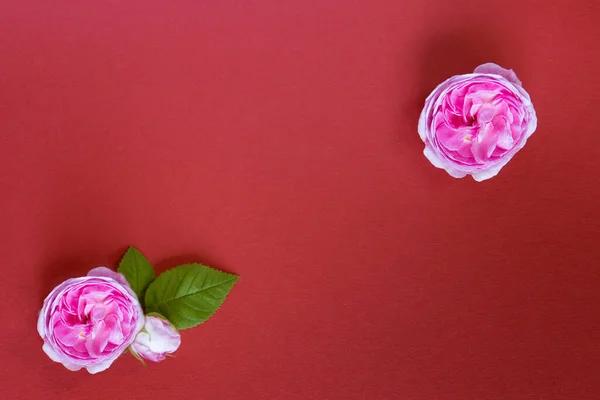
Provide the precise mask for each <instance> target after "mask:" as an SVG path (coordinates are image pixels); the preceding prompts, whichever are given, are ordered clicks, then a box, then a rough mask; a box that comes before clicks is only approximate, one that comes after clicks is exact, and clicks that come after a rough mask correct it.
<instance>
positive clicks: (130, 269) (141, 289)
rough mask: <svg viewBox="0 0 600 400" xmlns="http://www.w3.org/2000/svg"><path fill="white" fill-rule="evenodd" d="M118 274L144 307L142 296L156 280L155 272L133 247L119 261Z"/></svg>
mask: <svg viewBox="0 0 600 400" xmlns="http://www.w3.org/2000/svg"><path fill="white" fill-rule="evenodd" d="M119 272H120V273H122V274H123V275H125V278H126V279H127V282H129V285H130V286H131V289H133V291H134V292H135V294H137V296H138V299H139V300H140V303H142V307H143V306H144V296H145V294H146V289H148V286H149V285H150V284H151V283H152V281H153V280H154V278H156V272H154V268H152V264H150V262H149V261H148V259H147V258H146V257H144V255H143V254H142V253H140V252H139V251H138V250H137V249H136V248H135V247H133V246H131V247H129V249H128V250H127V252H126V253H125V255H124V256H123V258H122V259H121V263H120V264H119Z"/></svg>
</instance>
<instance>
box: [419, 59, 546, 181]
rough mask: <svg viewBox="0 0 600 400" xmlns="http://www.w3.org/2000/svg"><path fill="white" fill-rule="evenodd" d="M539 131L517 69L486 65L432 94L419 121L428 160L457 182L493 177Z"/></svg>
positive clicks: (445, 84)
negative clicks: (466, 178) (470, 177)
mask: <svg viewBox="0 0 600 400" xmlns="http://www.w3.org/2000/svg"><path fill="white" fill-rule="evenodd" d="M536 127H537V118H536V115H535V110H534V109H533V104H532V103H531V99H530V97H529V94H527V92H526V91H525V89H523V87H522V85H521V81H520V80H519V79H518V78H517V75H516V74H515V73H514V72H513V71H512V70H506V69H504V68H502V67H500V66H499V65H496V64H491V63H489V64H484V65H481V66H479V67H477V68H476V69H475V72H474V73H472V74H466V75H457V76H453V77H452V78H450V79H448V80H447V81H445V82H444V83H442V84H441V85H439V86H438V87H437V88H435V90H434V91H433V92H432V93H431V94H430V95H429V97H428V98H427V100H426V101H425V108H423V112H422V113H421V118H420V119H419V135H420V136H421V139H422V140H423V142H425V151H424V153H425V156H426V157H427V158H428V159H429V161H431V163H432V164H433V165H434V166H436V167H438V168H443V169H445V170H446V172H448V174H450V175H451V176H453V177H455V178H462V177H464V176H466V175H471V176H472V177H473V179H475V180H476V181H483V180H485V179H489V178H492V177H493V176H495V175H496V174H498V172H499V171H500V169H502V167H504V166H505V165H506V163H508V162H509V161H510V159H511V158H512V157H513V156H514V155H515V154H516V153H517V151H519V150H520V149H521V148H523V146H525V142H526V141H527V138H529V136H531V135H532V134H533V132H534V131H535V129H536Z"/></svg>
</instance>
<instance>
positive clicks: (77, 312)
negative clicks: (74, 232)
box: [38, 267, 144, 374]
mask: <svg viewBox="0 0 600 400" xmlns="http://www.w3.org/2000/svg"><path fill="white" fill-rule="evenodd" d="M143 324H144V312H143V310H142V307H141V306H140V303H139V301H138V298H137V296H136V295H135V293H134V292H133V291H132V290H131V288H130V287H129V284H128V283H127V281H126V280H125V277H124V276H123V275H121V274H119V273H116V272H114V271H111V270H110V269H108V268H105V267H99V268H94V269H93V270H91V271H90V272H89V273H88V276H86V277H82V278H73V279H68V280H66V281H65V282H63V283H61V284H60V285H58V286H57V287H56V288H54V290H52V292H50V294H49V295H48V297H46V300H44V305H43V307H42V310H41V311H40V315H39V318H38V332H39V334H40V336H41V337H42V339H43V340H44V346H43V350H44V351H45V352H46V354H47V355H48V357H50V359H52V361H56V362H59V363H62V364H63V365H64V366H65V367H66V368H67V369H69V370H71V371H77V370H79V369H81V368H86V369H87V370H88V372H89V373H91V374H95V373H97V372H101V371H104V370H105V369H107V368H108V367H110V365H111V364H112V362H113V361H114V360H115V359H116V358H117V357H119V355H121V353H123V351H125V350H126V349H127V347H128V346H129V345H130V344H131V343H132V342H133V340H134V339H135V336H136V334H137V333H138V332H139V330H140V329H141V328H142V326H143Z"/></svg>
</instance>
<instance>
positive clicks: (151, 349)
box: [131, 315, 181, 362]
mask: <svg viewBox="0 0 600 400" xmlns="http://www.w3.org/2000/svg"><path fill="white" fill-rule="evenodd" d="M180 344H181V336H180V335H179V332H177V330H176V329H175V328H174V327H173V326H172V325H171V324H170V323H169V321H167V320H165V319H162V318H160V317H155V316H152V315H147V316H146V323H145V324H144V328H143V329H142V330H141V331H140V333H138V335H137V337H136V338H135V341H134V342H133V344H132V345H131V350H132V351H133V352H134V353H135V354H137V355H138V356H140V357H142V358H145V359H146V360H149V361H153V362H158V361H162V360H164V359H165V357H166V355H167V354H171V353H174V352H175V350H177V349H178V348H179V345H180Z"/></svg>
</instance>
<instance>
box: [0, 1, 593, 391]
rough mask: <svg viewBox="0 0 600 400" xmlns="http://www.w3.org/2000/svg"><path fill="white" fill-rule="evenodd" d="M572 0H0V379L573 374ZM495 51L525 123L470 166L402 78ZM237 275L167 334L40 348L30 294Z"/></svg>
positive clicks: (589, 299)
mask: <svg viewBox="0 0 600 400" xmlns="http://www.w3.org/2000/svg"><path fill="white" fill-rule="evenodd" d="M599 20H600V3H599V2H598V1H596V0H577V1H566V0H565V1H560V0H553V1H550V0H538V1H535V0H526V1H524V0H506V1H492V2H484V3H482V2H473V1H472V0H460V1H447V0H405V1H398V0H395V1H394V0H356V1H350V0H347V1H342V0H338V1H335V0H304V1H291V0H255V1H251V0H219V1H206V0H195V1H186V2H175V1H171V2H164V3H162V2H157V1H100V2H88V1H85V2H83V1H72V2H67V1H42V0H39V1H31V0H26V1H12V2H9V1H1V2H0V162H1V167H2V168H1V175H0V190H1V198H0V216H1V220H0V222H1V231H0V243H1V244H0V252H1V253H0V256H1V260H2V261H1V263H2V267H1V268H2V281H1V285H2V296H1V301H0V312H1V314H0V315H1V316H2V322H1V328H2V329H1V334H0V360H1V362H0V390H1V393H2V395H3V398H7V399H9V398H10V399H51V398H65V399H79V398H86V399H103V400H106V399H112V398H122V399H125V398H127V399H149V398H176V399H193V398H198V399H206V400H210V399H415V400H420V399H424V400H431V399H443V400H454V399H456V400H458V399H460V400H465V399H478V400H481V399H510V400H518V399H544V400H550V399H577V400H584V399H598V398H600V320H599V317H600V315H599V314H600V312H599V306H600V292H599V290H598V284H600V271H599V262H598V260H599V258H600V246H599V245H598V241H599V239H600V233H599V230H600V218H599V212H598V206H599V205H600V200H599V199H598V191H599V189H600V180H599V178H598V176H599V174H600V163H599V161H598V160H599V158H600V132H599V131H598V127H599V126H600V102H599V100H598V99H599V93H600V81H599V78H598V76H599V72H600V71H599V66H600V55H599V53H598V38H599V37H600V28H599V27H598V21H599ZM487 61H495V62H497V63H499V64H501V65H503V66H506V67H509V68H514V69H515V70H516V72H517V73H518V75H519V77H520V78H521V79H522V80H523V82H524V85H525V88H526V89H527V90H528V91H529V93H530V94H531V96H532V98H533V101H534V104H535V106H536V109H537V112H538V117H539V128H538V130H537V132H536V133H535V134H534V135H533V136H532V138H531V140H530V141H529V143H528V144H527V146H526V147H525V148H524V149H523V151H521V152H520V153H519V154H518V155H517V156H516V157H515V159H514V160H513V161H512V162H511V163H510V164H509V165H508V166H507V167H505V169H504V170H503V171H502V172H501V173H500V175H499V176H497V177H496V178H493V179H492V180H490V181H486V182H484V183H476V182H474V181H472V180H471V179H462V180H455V179H453V178H451V177H449V176H448V175H447V174H446V173H445V172H443V171H442V170H438V169H436V168H434V167H433V166H431V165H430V164H429V162H428V161H427V160H426V159H425V158H424V156H423V155H422V150H423V144H422V143H421V141H420V139H419V137H418V135H417V132H416V125H417V119H418V115H419V112H420V109H421V106H422V104H423V101H424V98H425V96H426V95H427V94H428V93H429V92H430V91H431V90H432V89H433V87H434V86H435V85H436V84H437V83H439V82H440V81H442V80H443V79H445V78H447V77H449V76H450V75H453V74H458V73H465V72H470V71H471V70H472V69H473V68H474V67H475V66H477V65H478V64H480V63H483V62H487ZM130 244H133V245H135V246H137V247H138V248H139V249H141V250H142V251H143V252H145V254H146V255H147V256H148V257H149V258H150V260H151V261H152V262H153V263H154V264H155V266H156V267H157V269H158V270H159V271H163V270H165V269H166V268H169V267H172V266H175V265H177V264H178V263H182V262H190V261H191V262H193V261H199V262H204V263H206V264H209V265H212V266H214V267H217V268H220V269H223V270H226V271H230V272H234V273H237V274H240V276H241V278H240V280H239V282H238V284H237V285H236V287H235V288H234V290H233V291H232V293H231V296H230V297H229V299H228V300H227V301H226V303H225V304H224V306H223V307H222V308H221V309H220V310H219V312H218V313H217V314H216V315H215V317H214V318H213V319H211V320H210V321H209V322H208V323H206V324H205V325H203V326H201V327H199V328H196V329H193V330H189V331H184V332H183V334H182V336H183V344H182V347H181V349H180V351H179V352H178V353H177V357H176V358H174V359H169V360H167V361H165V362H163V363H161V364H153V365H150V366H148V367H147V368H142V367H141V366H140V365H138V363H137V362H136V361H135V360H134V359H133V358H132V357H129V356H127V357H123V359H120V360H119V361H118V362H116V363H115V364H114V366H113V367H112V368H111V369H110V370H108V371H107V372H104V373H101V374H99V375H95V376H92V375H88V374H87V373H86V372H83V371H81V372H79V373H72V372H68V371H67V370H66V369H64V368H63V367H62V366H61V365H59V364H56V363H53V362H51V361H50V360H49V359H48V358H47V357H46V356H45V354H44V353H43V352H42V350H41V345H42V342H41V340H40V338H39V337H38V336H37V333H36V317H37V312H38V310H39V308H40V307H41V303H42V300H43V298H44V297H45V296H46V295H47V294H48V292H49V291H50V290H51V289H52V287H53V286H54V285H56V284H58V283H59V282H61V281H62V280H63V279H66V278H68V277H74V276H80V275H84V274H86V272H87V271H88V270H89V269H91V268H92V267H95V266H97V265H108V266H110V267H113V268H114V267H116V264H117V262H118V259H119V258H120V257H121V255H122V254H123V252H124V251H125V249H126V248H127V246H128V245H130Z"/></svg>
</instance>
